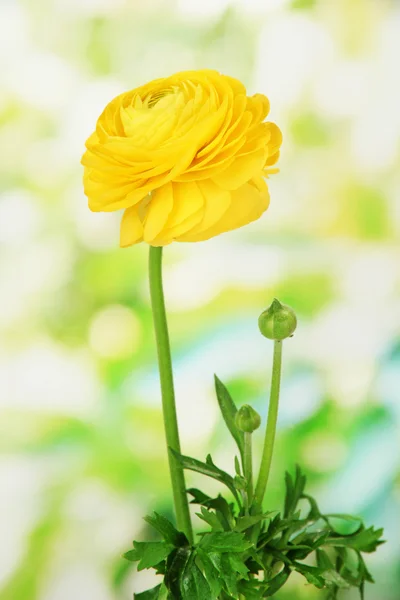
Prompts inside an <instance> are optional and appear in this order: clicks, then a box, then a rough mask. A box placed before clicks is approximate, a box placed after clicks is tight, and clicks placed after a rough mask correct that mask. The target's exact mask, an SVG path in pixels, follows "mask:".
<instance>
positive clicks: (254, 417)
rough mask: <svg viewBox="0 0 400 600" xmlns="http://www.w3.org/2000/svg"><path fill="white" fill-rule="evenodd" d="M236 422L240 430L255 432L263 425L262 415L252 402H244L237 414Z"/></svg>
mask: <svg viewBox="0 0 400 600" xmlns="http://www.w3.org/2000/svg"><path fill="white" fill-rule="evenodd" d="M235 424H236V427H237V428H238V429H240V431H244V432H245V433H253V431H255V430H256V429H258V428H259V427H260V425H261V417H260V415H259V414H258V412H257V411H255V410H254V408H252V407H251V406H250V404H243V406H241V407H240V408H239V410H238V411H237V413H236V415H235Z"/></svg>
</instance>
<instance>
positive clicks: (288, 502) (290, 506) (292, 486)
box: [284, 465, 306, 518]
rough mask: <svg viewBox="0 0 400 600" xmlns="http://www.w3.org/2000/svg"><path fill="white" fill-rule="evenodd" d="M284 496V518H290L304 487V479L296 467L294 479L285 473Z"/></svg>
mask: <svg viewBox="0 0 400 600" xmlns="http://www.w3.org/2000/svg"><path fill="white" fill-rule="evenodd" d="M285 482H286V496H285V509H284V517H286V518H287V517H290V516H291V515H292V514H293V513H294V512H295V510H296V507H297V504H298V502H299V500H300V498H301V497H302V495H303V493H304V487H305V485H306V477H305V475H303V474H302V472H301V469H300V467H299V466H298V465H296V474H295V477H294V479H293V478H292V476H291V475H290V474H289V473H288V472H286V474H285Z"/></svg>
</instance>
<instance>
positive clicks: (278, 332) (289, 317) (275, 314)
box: [258, 298, 297, 341]
mask: <svg viewBox="0 0 400 600" xmlns="http://www.w3.org/2000/svg"><path fill="white" fill-rule="evenodd" d="M296 326H297V318H296V315H295V313H294V310H293V309H292V308H290V306H287V305H286V304H281V303H280V302H279V300H277V299H276V298H275V299H274V300H273V302H272V304H271V306H270V307H269V308H267V310H264V312H262V313H261V315H260V317H259V319H258V327H259V329H260V331H261V333H262V334H263V336H264V337H266V338H268V339H269V340H276V341H281V340H284V339H285V338H288V337H290V336H291V335H293V332H294V331H295V329H296Z"/></svg>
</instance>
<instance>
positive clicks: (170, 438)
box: [149, 246, 193, 543]
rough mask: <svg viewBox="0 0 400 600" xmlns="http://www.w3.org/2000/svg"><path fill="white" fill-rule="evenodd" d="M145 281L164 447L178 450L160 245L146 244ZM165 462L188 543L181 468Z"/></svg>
mask: <svg viewBox="0 0 400 600" xmlns="http://www.w3.org/2000/svg"><path fill="white" fill-rule="evenodd" d="M149 281H150V296H151V306H152V312H153V321H154V331H155V336H156V344H157V355H158V368H159V372H160V383H161V397H162V408H163V419H164V430H165V438H166V442H167V447H168V448H172V449H173V450H175V451H176V452H179V453H180V451H181V447H180V440H179V430H178V420H177V415H176V405H175V392H174V381H173V373H172V360H171V349H170V343H169V334H168V325H167V316H166V311H165V301H164V290H163V284H162V247H155V246H150V253H149ZM168 461H169V470H170V476H171V485H172V493H173V498H174V506H175V514H176V521H177V525H178V529H179V530H180V531H183V532H184V533H185V535H186V537H187V538H188V540H189V542H190V543H193V530H192V524H191V520H190V513H189V504H188V500H187V495H186V484H185V476H184V473H183V468H182V466H181V465H180V464H179V463H178V461H177V460H176V459H175V458H174V457H173V456H172V454H171V453H170V452H168Z"/></svg>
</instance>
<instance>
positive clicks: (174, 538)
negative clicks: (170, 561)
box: [144, 512, 189, 547]
mask: <svg viewBox="0 0 400 600" xmlns="http://www.w3.org/2000/svg"><path fill="white" fill-rule="evenodd" d="M144 520H145V521H146V522H147V523H149V525H151V526H152V527H154V529H156V530H157V531H158V532H159V533H161V535H162V536H163V538H164V539H165V541H166V542H168V543H169V544H172V545H173V546H176V547H179V546H185V545H188V544H189V542H188V539H187V537H186V536H185V534H184V533H181V532H180V531H178V530H177V529H176V528H175V527H174V525H173V524H172V523H171V521H169V520H168V519H167V518H166V517H163V516H162V515H159V514H158V513H156V512H154V515H147V516H146V517H145V518H144Z"/></svg>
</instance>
